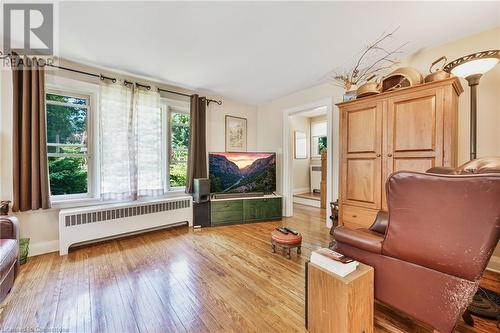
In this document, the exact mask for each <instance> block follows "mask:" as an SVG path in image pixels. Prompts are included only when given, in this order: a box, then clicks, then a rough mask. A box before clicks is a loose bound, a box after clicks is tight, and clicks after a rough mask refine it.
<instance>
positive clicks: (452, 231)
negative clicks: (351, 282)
mask: <svg viewBox="0 0 500 333" xmlns="http://www.w3.org/2000/svg"><path fill="white" fill-rule="evenodd" d="M428 172H433V173H432V174H431V173H416V172H404V171H400V172H396V173H394V174H392V175H391V176H390V177H389V179H388V180H387V182H386V194H387V204H388V209H389V212H388V213H385V212H380V213H379V214H378V216H377V218H376V221H375V223H374V224H373V225H372V226H371V227H370V228H368V229H357V230H352V229H348V228H346V227H338V228H336V229H335V231H334V237H335V240H336V244H335V245H334V250H336V251H338V252H340V253H342V254H344V255H346V256H349V257H351V258H354V259H356V260H358V261H360V262H363V263H366V264H368V265H370V266H373V267H374V268H375V298H376V299H377V300H379V301H381V302H383V303H386V304H388V305H390V306H392V307H394V308H396V309H398V310H400V311H402V312H404V313H406V314H408V315H410V316H412V317H413V318H415V319H418V320H420V321H422V322H424V323H427V324H429V325H431V326H432V327H433V328H434V329H435V330H438V331H440V332H443V333H444V332H451V331H452V330H453V328H454V327H455V325H456V323H457V320H458V319H459V318H460V316H461V315H462V314H463V312H464V311H465V310H466V308H467V306H468V305H469V303H470V301H471V299H472V297H473V295H474V294H475V292H476V290H477V288H478V285H479V280H480V278H481V276H482V274H483V272H484V270H485V268H486V265H487V264H488V261H489V259H490V257H491V255H492V253H493V250H494V249H495V247H496V245H497V243H498V239H499V237H500V158H485V159H478V160H474V161H471V162H468V163H466V164H464V165H462V166H460V167H459V168H457V169H449V168H433V169H430V170H429V171H428Z"/></svg>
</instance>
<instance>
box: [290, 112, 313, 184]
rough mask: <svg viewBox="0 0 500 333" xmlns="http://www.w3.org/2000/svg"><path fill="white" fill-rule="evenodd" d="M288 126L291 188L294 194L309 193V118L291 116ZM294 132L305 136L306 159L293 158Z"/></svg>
mask: <svg viewBox="0 0 500 333" xmlns="http://www.w3.org/2000/svg"><path fill="white" fill-rule="evenodd" d="M289 126H290V144H289V147H290V150H291V151H290V153H291V154H292V169H293V170H292V174H293V187H292V190H293V192H294V193H301V192H309V188H310V186H309V183H310V177H309V164H310V163H309V161H310V159H309V157H310V156H311V152H310V144H311V140H310V134H311V122H310V118H307V117H303V116H300V115H297V116H291V117H290V118H289ZM295 131H299V132H302V133H304V134H305V135H306V140H307V142H306V147H307V158H305V159H296V158H295V150H294V149H295V148H294V147H295Z"/></svg>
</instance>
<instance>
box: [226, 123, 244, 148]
mask: <svg viewBox="0 0 500 333" xmlns="http://www.w3.org/2000/svg"><path fill="white" fill-rule="evenodd" d="M225 142H226V152H246V151H247V119H246V118H241V117H235V116H229V115H226V139H225Z"/></svg>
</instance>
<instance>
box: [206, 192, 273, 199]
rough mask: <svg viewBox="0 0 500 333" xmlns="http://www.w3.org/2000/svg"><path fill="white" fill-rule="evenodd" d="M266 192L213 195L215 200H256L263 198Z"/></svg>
mask: <svg viewBox="0 0 500 333" xmlns="http://www.w3.org/2000/svg"><path fill="white" fill-rule="evenodd" d="M263 196H264V192H249V193H216V194H213V195H212V198H213V199H231V198H256V197H263Z"/></svg>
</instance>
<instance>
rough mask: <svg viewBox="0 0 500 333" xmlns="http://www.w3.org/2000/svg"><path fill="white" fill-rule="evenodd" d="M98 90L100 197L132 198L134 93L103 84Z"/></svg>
mask: <svg viewBox="0 0 500 333" xmlns="http://www.w3.org/2000/svg"><path fill="white" fill-rule="evenodd" d="M99 90H100V91H99V99H100V103H99V104H100V110H99V111H100V118H101V119H100V122H99V124H100V135H99V138H100V161H101V168H100V169H101V197H102V198H103V199H126V198H133V197H135V196H136V194H135V193H136V191H135V189H136V187H137V186H136V177H135V174H136V159H135V152H134V147H135V143H134V133H133V128H134V127H133V123H132V122H133V107H132V106H133V105H132V97H133V89H132V88H129V87H127V86H126V85H124V83H123V82H117V83H107V82H104V81H102V82H101V85H100V89H99Z"/></svg>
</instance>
